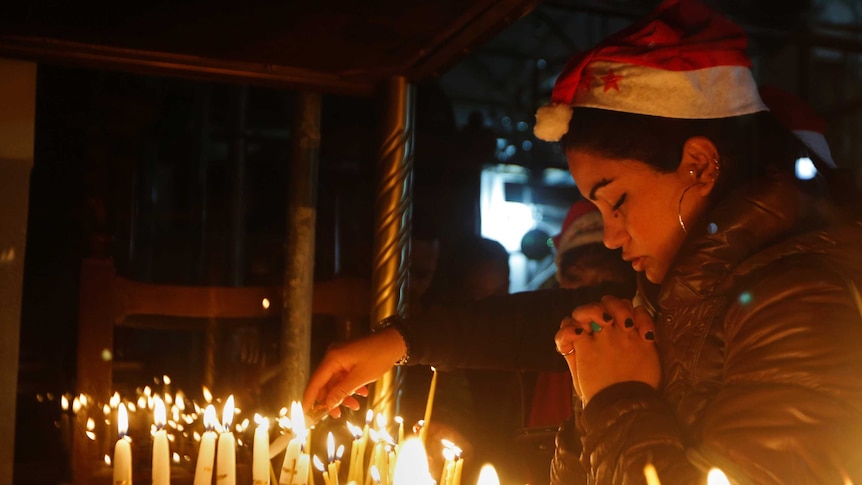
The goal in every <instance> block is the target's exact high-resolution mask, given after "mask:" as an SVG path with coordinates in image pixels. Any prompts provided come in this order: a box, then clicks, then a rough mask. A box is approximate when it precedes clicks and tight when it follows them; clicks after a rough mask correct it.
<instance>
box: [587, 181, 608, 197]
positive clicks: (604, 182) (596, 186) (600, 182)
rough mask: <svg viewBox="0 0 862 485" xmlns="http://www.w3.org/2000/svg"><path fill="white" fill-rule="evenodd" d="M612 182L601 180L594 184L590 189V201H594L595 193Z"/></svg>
mask: <svg viewBox="0 0 862 485" xmlns="http://www.w3.org/2000/svg"><path fill="white" fill-rule="evenodd" d="M613 181H614V179H601V180H599V181H598V182H596V184H595V185H593V188H592V189H590V200H596V191H597V190H599V189H600V188H602V187H604V186H605V185H608V184H609V183H611V182H613Z"/></svg>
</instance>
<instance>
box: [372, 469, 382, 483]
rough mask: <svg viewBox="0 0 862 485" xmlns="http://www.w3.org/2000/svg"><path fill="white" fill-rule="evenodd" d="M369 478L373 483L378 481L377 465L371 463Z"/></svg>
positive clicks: (378, 471)
mask: <svg viewBox="0 0 862 485" xmlns="http://www.w3.org/2000/svg"><path fill="white" fill-rule="evenodd" d="M371 479H372V480H374V483H380V470H378V469H377V465H371Z"/></svg>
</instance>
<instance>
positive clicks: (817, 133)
mask: <svg viewBox="0 0 862 485" xmlns="http://www.w3.org/2000/svg"><path fill="white" fill-rule="evenodd" d="M759 91H760V99H762V100H763V103H764V104H765V105H766V106H767V107H768V108H769V111H770V112H771V113H772V114H773V116H775V118H777V119H778V121H779V122H780V123H781V124H782V125H784V127H785V128H787V129H788V130H790V131H792V132H793V134H794V135H796V137H797V138H799V139H800V140H802V142H803V143H805V145H806V146H807V147H808V148H810V149H811V151H812V152H814V153H813V154H814V155H816V156H817V157H819V158H820V160H822V161H823V162H825V163H826V164H827V165H829V166H830V167H833V168H835V167H836V166H837V165H836V163H835V160H833V159H832V151H831V150H830V149H829V143H828V142H827V141H826V136H825V133H826V120H824V119H823V118H822V117H821V116H820V115H819V114H818V113H817V112H816V111H814V108H812V107H811V105H809V104H808V103H806V102H805V101H804V100H802V99H801V98H800V97H798V96H796V95H795V94H792V93H790V92H787V91H785V90H783V89H781V88H779V87H777V86H774V85H771V84H764V85H763V86H760V88H759Z"/></svg>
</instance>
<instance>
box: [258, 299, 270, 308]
mask: <svg viewBox="0 0 862 485" xmlns="http://www.w3.org/2000/svg"><path fill="white" fill-rule="evenodd" d="M260 306H262V307H263V309H264V310H268V309H269V298H264V299H263V300H261V301H260Z"/></svg>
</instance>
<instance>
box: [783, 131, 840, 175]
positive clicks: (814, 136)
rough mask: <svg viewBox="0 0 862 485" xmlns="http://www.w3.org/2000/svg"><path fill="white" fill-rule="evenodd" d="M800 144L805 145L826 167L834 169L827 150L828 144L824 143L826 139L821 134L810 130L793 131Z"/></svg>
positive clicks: (830, 154) (833, 162)
mask: <svg viewBox="0 0 862 485" xmlns="http://www.w3.org/2000/svg"><path fill="white" fill-rule="evenodd" d="M793 134H794V135H796V136H797V137H798V138H799V139H800V140H802V143H805V145H806V146H808V148H810V149H811V150H812V151H813V152H814V153H816V154H817V156H818V157H820V158H821V159H822V160H823V161H824V162H826V164H827V165H829V166H830V167H832V168H835V167H836V165H835V160H832V151H831V150H830V149H829V143H827V142H826V137H824V136H823V134H822V133H818V132H816V131H811V130H793Z"/></svg>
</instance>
